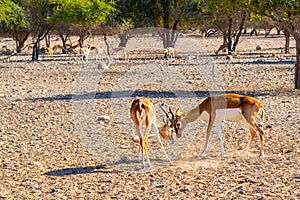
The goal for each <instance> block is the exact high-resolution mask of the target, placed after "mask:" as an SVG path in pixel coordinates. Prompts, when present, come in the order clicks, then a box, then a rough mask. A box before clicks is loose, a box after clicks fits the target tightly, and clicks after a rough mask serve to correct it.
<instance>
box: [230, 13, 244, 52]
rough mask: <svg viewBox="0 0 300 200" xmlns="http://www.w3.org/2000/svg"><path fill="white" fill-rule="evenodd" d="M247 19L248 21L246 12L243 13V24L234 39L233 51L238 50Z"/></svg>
mask: <svg viewBox="0 0 300 200" xmlns="http://www.w3.org/2000/svg"><path fill="white" fill-rule="evenodd" d="M245 21H246V13H243V16H242V21H241V24H240V27H239V30H238V33H237V35H236V36H235V40H234V43H233V47H232V50H233V51H235V50H236V46H237V45H238V43H239V40H240V37H241V35H242V32H243V28H244V24H245Z"/></svg>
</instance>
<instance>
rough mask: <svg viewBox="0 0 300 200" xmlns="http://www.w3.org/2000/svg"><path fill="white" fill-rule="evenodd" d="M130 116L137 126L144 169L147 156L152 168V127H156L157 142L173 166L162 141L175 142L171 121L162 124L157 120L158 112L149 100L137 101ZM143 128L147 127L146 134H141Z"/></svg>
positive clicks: (139, 99)
mask: <svg viewBox="0 0 300 200" xmlns="http://www.w3.org/2000/svg"><path fill="white" fill-rule="evenodd" d="M130 116H131V119H132V121H133V123H134V125H135V129H136V134H137V135H138V137H139V143H140V144H139V152H140V153H141V154H142V162H143V167H144V168H145V156H146V161H147V163H148V165H149V167H150V168H152V165H151V163H150V159H149V155H148V136H149V132H150V130H151V126H152V125H153V126H154V130H155V134H156V136H157V140H158V142H159V144H160V146H161V148H162V150H163V153H164V154H165V156H166V158H167V160H168V162H169V163H170V165H172V161H171V160H170V158H169V156H168V155H167V153H166V151H165V148H164V145H163V143H162V141H161V139H160V137H162V139H164V140H169V141H170V143H172V142H173V140H174V135H175V134H173V129H172V128H170V123H169V119H168V118H167V122H166V123H162V122H160V121H159V120H157V119H156V111H155V107H154V105H153V103H152V102H151V101H150V99H148V98H144V97H141V98H137V99H135V100H134V101H133V102H132V104H131V108H130ZM141 127H145V132H144V134H142V133H141V130H140V129H141ZM158 127H159V128H158Z"/></svg>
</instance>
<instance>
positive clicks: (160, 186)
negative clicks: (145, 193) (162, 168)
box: [156, 184, 165, 188]
mask: <svg viewBox="0 0 300 200" xmlns="http://www.w3.org/2000/svg"><path fill="white" fill-rule="evenodd" d="M164 187H165V185H164V184H159V185H157V186H156V188H164Z"/></svg>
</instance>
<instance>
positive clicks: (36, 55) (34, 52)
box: [32, 39, 40, 61]
mask: <svg viewBox="0 0 300 200" xmlns="http://www.w3.org/2000/svg"><path fill="white" fill-rule="evenodd" d="M39 50H40V41H39V39H38V40H37V41H36V42H35V43H34V45H33V49H32V61H35V60H38V59H39Z"/></svg>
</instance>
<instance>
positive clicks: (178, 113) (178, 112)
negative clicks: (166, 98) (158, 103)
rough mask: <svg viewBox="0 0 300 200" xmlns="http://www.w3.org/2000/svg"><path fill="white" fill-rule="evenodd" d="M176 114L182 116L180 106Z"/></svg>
mask: <svg viewBox="0 0 300 200" xmlns="http://www.w3.org/2000/svg"><path fill="white" fill-rule="evenodd" d="M175 115H176V116H181V115H182V113H181V112H180V107H178V108H177V110H176V112H175Z"/></svg>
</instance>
